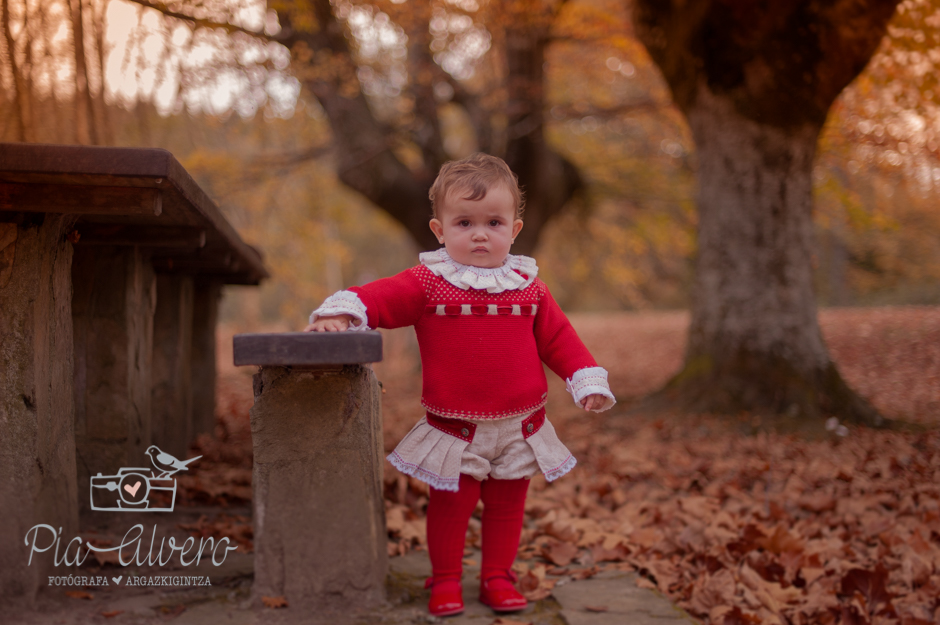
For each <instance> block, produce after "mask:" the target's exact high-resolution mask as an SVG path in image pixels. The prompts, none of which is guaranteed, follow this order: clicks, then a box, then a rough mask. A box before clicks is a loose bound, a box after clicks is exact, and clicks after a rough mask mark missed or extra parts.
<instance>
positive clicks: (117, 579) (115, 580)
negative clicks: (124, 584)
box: [111, 575, 124, 586]
mask: <svg viewBox="0 0 940 625" xmlns="http://www.w3.org/2000/svg"><path fill="white" fill-rule="evenodd" d="M122 579H124V576H123V575H121V576H119V577H112V578H111V581H112V582H114V583H115V584H117V585H118V586H120V585H121V580H122Z"/></svg>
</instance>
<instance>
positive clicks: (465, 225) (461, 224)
mask: <svg viewBox="0 0 940 625" xmlns="http://www.w3.org/2000/svg"><path fill="white" fill-rule="evenodd" d="M459 225H460V226H463V227H464V228H466V227H467V226H469V225H470V222H469V221H468V220H466V219H464V220H463V221H461V222H460V224H459Z"/></svg>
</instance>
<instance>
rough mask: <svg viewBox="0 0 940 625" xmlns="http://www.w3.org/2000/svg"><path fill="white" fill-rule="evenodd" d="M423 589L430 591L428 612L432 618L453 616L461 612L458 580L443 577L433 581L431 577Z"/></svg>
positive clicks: (461, 599)
mask: <svg viewBox="0 0 940 625" xmlns="http://www.w3.org/2000/svg"><path fill="white" fill-rule="evenodd" d="M424 587H425V588H430V589H431V600H430V601H428V612H430V613H431V614H432V615H433V616H453V615H454V614H460V613H462V612H463V587H462V586H461V585H460V580H459V579H452V578H446V577H445V578H444V579H442V580H440V581H434V578H433V577H429V578H428V579H427V580H426V581H425V582H424Z"/></svg>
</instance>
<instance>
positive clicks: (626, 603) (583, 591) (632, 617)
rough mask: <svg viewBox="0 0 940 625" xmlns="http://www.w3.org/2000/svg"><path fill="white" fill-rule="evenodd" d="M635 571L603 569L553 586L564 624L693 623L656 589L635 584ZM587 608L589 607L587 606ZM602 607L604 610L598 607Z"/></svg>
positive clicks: (636, 624)
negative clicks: (596, 573)
mask: <svg viewBox="0 0 940 625" xmlns="http://www.w3.org/2000/svg"><path fill="white" fill-rule="evenodd" d="M636 578H637V575H636V573H626V572H623V571H605V572H603V573H600V574H598V575H596V576H594V577H592V578H590V579H586V580H582V581H578V582H571V583H568V584H564V585H559V586H555V589H554V591H553V595H554V597H555V599H557V600H558V602H559V603H560V604H561V605H562V610H561V615H562V616H563V617H564V619H565V622H566V623H567V624H568V625H623V624H624V623H630V625H679V624H680V623H695V622H697V621H695V620H693V619H692V617H690V616H689V615H688V614H686V613H685V611H684V610H683V609H682V608H680V607H678V606H676V605H673V604H672V603H671V602H670V601H669V600H668V599H666V598H665V597H663V596H662V595H661V594H659V593H658V592H656V591H653V590H646V589H643V588H639V587H637V585H636ZM588 608H593V610H592V609H588ZM602 608H606V610H605V611H599V610H600V609H602Z"/></svg>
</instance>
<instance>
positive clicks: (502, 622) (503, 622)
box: [490, 617, 532, 625]
mask: <svg viewBox="0 0 940 625" xmlns="http://www.w3.org/2000/svg"><path fill="white" fill-rule="evenodd" d="M490 625H532V621H515V620H513V619H511V618H503V617H500V618H498V619H496V620H495V621H493V622H492V623H490Z"/></svg>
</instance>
